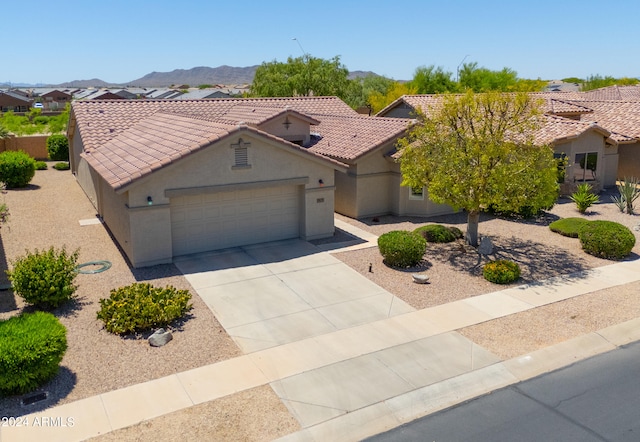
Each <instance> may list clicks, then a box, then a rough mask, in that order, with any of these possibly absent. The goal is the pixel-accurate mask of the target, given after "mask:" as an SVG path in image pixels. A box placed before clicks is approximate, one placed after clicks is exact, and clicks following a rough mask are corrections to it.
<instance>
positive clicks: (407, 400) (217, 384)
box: [0, 244, 640, 442]
mask: <svg viewBox="0 0 640 442" xmlns="http://www.w3.org/2000/svg"><path fill="white" fill-rule="evenodd" d="M360 245H361V244H360ZM356 246H358V245H356ZM272 252H273V250H272ZM322 253H323V254H326V252H322ZM297 258H300V256H298V257H297ZM243 259H244V258H243ZM280 259H281V260H280ZM322 259H327V258H322ZM271 262H272V264H273V266H280V267H281V268H286V267H287V266H288V265H291V264H292V262H290V261H289V260H288V259H286V257H280V258H277V259H276V258H274V259H273V260H271ZM193 273H194V274H195V273H198V272H193ZM218 276H220V275H218ZM638 280H640V261H633V262H622V263H617V264H612V265H609V266H605V267H600V268H596V269H592V270H588V271H585V272H580V273H576V274H572V275H565V276H562V277H556V278H551V279H549V280H546V281H541V282H538V283H536V284H528V285H523V286H519V287H513V288H509V289H506V290H502V291H497V292H493V293H488V294H485V295H479V296H475V297H472V298H468V299H465V300H461V301H456V302H452V303H449V304H445V305H440V306H437V307H433V308H429V309H424V310H420V311H412V312H407V313H402V314H398V315H396V316H392V317H385V318H383V319H378V320H373V321H369V322H366V323H362V324H360V325H356V326H349V327H346V328H343V329H337V330H334V331H330V332H328V333H322V334H317V335H313V336H309V337H306V338H302V339H299V340H295V341H293V342H289V343H286V344H282V345H275V346H270V347H269V348H264V349H258V350H255V351H252V352H251V353H249V354H246V355H244V356H240V357H237V358H234V359H230V360H227V361H223V362H220V363H216V364H212V365H208V366H204V367H200V368H197V369H193V370H189V371H186V372H182V373H177V374H175V375H171V376H167V377H164V378H160V379H156V380H153V381H150V382H146V383H143V384H138V385H133V386H130V387H126V388H123V389H120V390H116V391H111V392H108V393H104V394H101V395H98V396H95V397H90V398H87V399H83V400H80V401H76V402H73V403H69V404H65V405H61V406H58V407H53V408H50V409H48V410H46V411H43V412H40V413H34V414H33V415H28V416H25V418H27V419H28V421H29V422H31V423H33V422H36V419H37V418H39V420H40V422H42V418H45V417H46V418H47V420H48V421H51V420H53V421H54V422H56V423H63V422H67V421H66V419H68V418H69V417H72V418H73V423H74V424H73V426H68V425H67V426H42V425H41V426H37V427H36V426H33V425H30V426H23V427H1V428H0V441H2V442H12V441H26V440H47V441H57V440H60V441H73V440H85V439H87V438H90V437H93V436H97V435H100V434H104V433H106V432H109V431H113V430H116V429H120V428H125V427H128V426H131V425H134V424H136V423H139V422H141V421H144V420H148V419H153V418H155V417H159V416H163V415H166V414H168V413H171V412H173V411H177V410H181V409H184V408H187V407H191V406H193V405H197V404H201V403H204V402H208V401H212V400H215V399H218V398H221V397H224V396H227V395H230V394H233V393H236V392H239V391H243V390H247V389H250V388H254V387H257V386H260V385H265V384H270V385H271V387H272V388H273V389H274V391H275V392H276V393H277V394H278V395H279V396H280V398H281V399H282V400H283V402H284V403H285V405H286V406H287V407H288V409H289V410H290V411H291V413H292V414H293V415H294V416H295V417H296V419H298V421H299V422H300V424H301V426H302V427H303V429H302V430H301V431H299V432H297V433H294V434H291V435H288V436H286V437H284V438H282V439H281V440H285V441H308V440H318V441H320V440H359V439H362V438H364V437H367V436H370V435H373V434H377V433H379V432H382V431H385V430H388V429H390V428H393V427H395V426H397V425H400V424H402V423H404V422H407V421H410V420H413V419H415V418H418V417H421V416H424V415H426V414H429V413H432V412H435V411H437V410H440V409H443V408H446V407H448V406H451V405H454V404H456V403H459V402H461V401H464V400H467V399H470V398H472V397H475V396H477V395H480V394H484V393H487V392H490V391H492V390H494V389H497V388H501V387H504V386H506V385H509V384H513V383H516V382H519V381H521V380H524V379H528V378H531V377H534V376H537V375H538V374H541V373H544V372H547V371H551V370H554V369H556V368H560V367H562V366H565V365H568V364H571V363H573V362H575V361H577V360H579V359H583V358H586V357H589V356H592V355H595V354H598V353H601V352H605V351H608V350H611V349H614V348H616V347H617V346H620V345H624V344H627V343H628V342H631V341H635V340H638V339H640V318H639V319H635V320H632V321H628V322H626V323H623V324H619V325H617V326H613V327H609V328H607V329H603V330H600V331H598V332H594V333H590V334H587V335H584V336H581V337H578V338H575V339H572V340H569V341H565V342H563V343H560V344H558V345H555V346H552V347H548V348H545V349H542V350H539V351H537V352H534V353H531V354H528V355H522V356H520V357H518V358H515V359H512V360H508V361H501V360H500V359H499V358H497V357H496V356H495V355H493V354H491V353H489V352H488V351H486V350H485V349H483V348H481V347H479V346H478V345H476V344H474V343H473V342H471V341H469V340H468V339H466V338H465V337H463V336H462V335H460V334H459V333H457V332H456V331H455V330H458V329H460V328H462V327H466V326H469V325H473V324H478V323H481V322H485V321H489V320H492V319H496V318H500V317H503V316H507V315H510V314H514V313H518V312H521V311H525V310H529V309H533V308H536V307H538V306H541V305H545V304H549V303H553V302H557V301H561V300H564V299H568V298H571V297H575V296H579V295H582V294H585V293H590V292H594V291H597V290H601V289H604V288H609V287H614V286H618V285H623V284H626V283H629V282H634V281H638ZM232 328H233V327H232ZM58 418H59V419H60V420H57V419H58Z"/></svg>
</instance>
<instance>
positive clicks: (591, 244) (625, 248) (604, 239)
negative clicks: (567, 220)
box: [578, 221, 636, 259]
mask: <svg viewBox="0 0 640 442" xmlns="http://www.w3.org/2000/svg"><path fill="white" fill-rule="evenodd" d="M578 238H580V244H582V250H584V251H585V252H587V253H589V254H590V255H593V256H597V257H599V258H605V259H622V258H625V257H627V256H629V254H630V253H631V249H633V246H634V245H635V244H636V237H635V235H634V234H633V232H632V231H631V230H629V228H628V227H626V226H623V225H622V224H620V223H616V222H613V221H591V222H589V223H588V224H586V225H585V226H583V227H582V228H581V229H580V232H579V233H578Z"/></svg>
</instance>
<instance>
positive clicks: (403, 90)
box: [368, 81, 416, 113]
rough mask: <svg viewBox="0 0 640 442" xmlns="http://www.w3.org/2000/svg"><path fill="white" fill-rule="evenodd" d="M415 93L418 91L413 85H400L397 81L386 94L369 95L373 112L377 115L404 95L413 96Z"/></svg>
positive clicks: (375, 93)
mask: <svg viewBox="0 0 640 442" xmlns="http://www.w3.org/2000/svg"><path fill="white" fill-rule="evenodd" d="M415 93H416V90H415V88H414V87H413V86H412V85H411V84H409V83H400V82H397V81H396V82H395V83H393V85H392V86H391V87H390V88H389V89H388V90H387V92H386V93H385V94H382V93H380V92H373V93H372V94H371V95H369V99H368V101H369V104H370V105H371V108H372V109H373V112H374V113H377V112H380V111H381V110H382V109H384V108H385V107H386V106H387V105H389V104H391V103H393V102H394V101H395V100H397V99H398V98H400V97H402V96H403V95H412V94H415Z"/></svg>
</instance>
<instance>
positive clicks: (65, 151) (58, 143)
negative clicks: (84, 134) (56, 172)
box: [47, 135, 69, 161]
mask: <svg viewBox="0 0 640 442" xmlns="http://www.w3.org/2000/svg"><path fill="white" fill-rule="evenodd" d="M47 152H49V158H50V159H52V160H53V161H69V140H68V139H67V137H66V136H64V135H51V136H50V137H48V138H47Z"/></svg>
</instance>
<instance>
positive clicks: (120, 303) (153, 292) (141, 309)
mask: <svg viewBox="0 0 640 442" xmlns="http://www.w3.org/2000/svg"><path fill="white" fill-rule="evenodd" d="M190 300H191V293H189V291H188V290H177V289H175V288H174V287H172V286H167V287H165V288H160V287H154V286H152V285H151V284H146V283H133V284H131V285H128V286H126V287H120V288H119V289H112V290H111V295H110V296H109V298H108V299H101V300H100V311H98V319H100V320H102V321H103V322H104V327H105V328H106V329H107V331H109V332H111V333H115V334H119V335H122V334H126V333H133V332H138V331H144V330H150V329H152V328H156V327H165V326H167V325H169V324H170V323H171V322H172V321H174V320H175V319H178V318H180V317H182V316H183V315H184V314H185V313H186V312H188V311H189V310H191V304H189V301H190Z"/></svg>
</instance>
